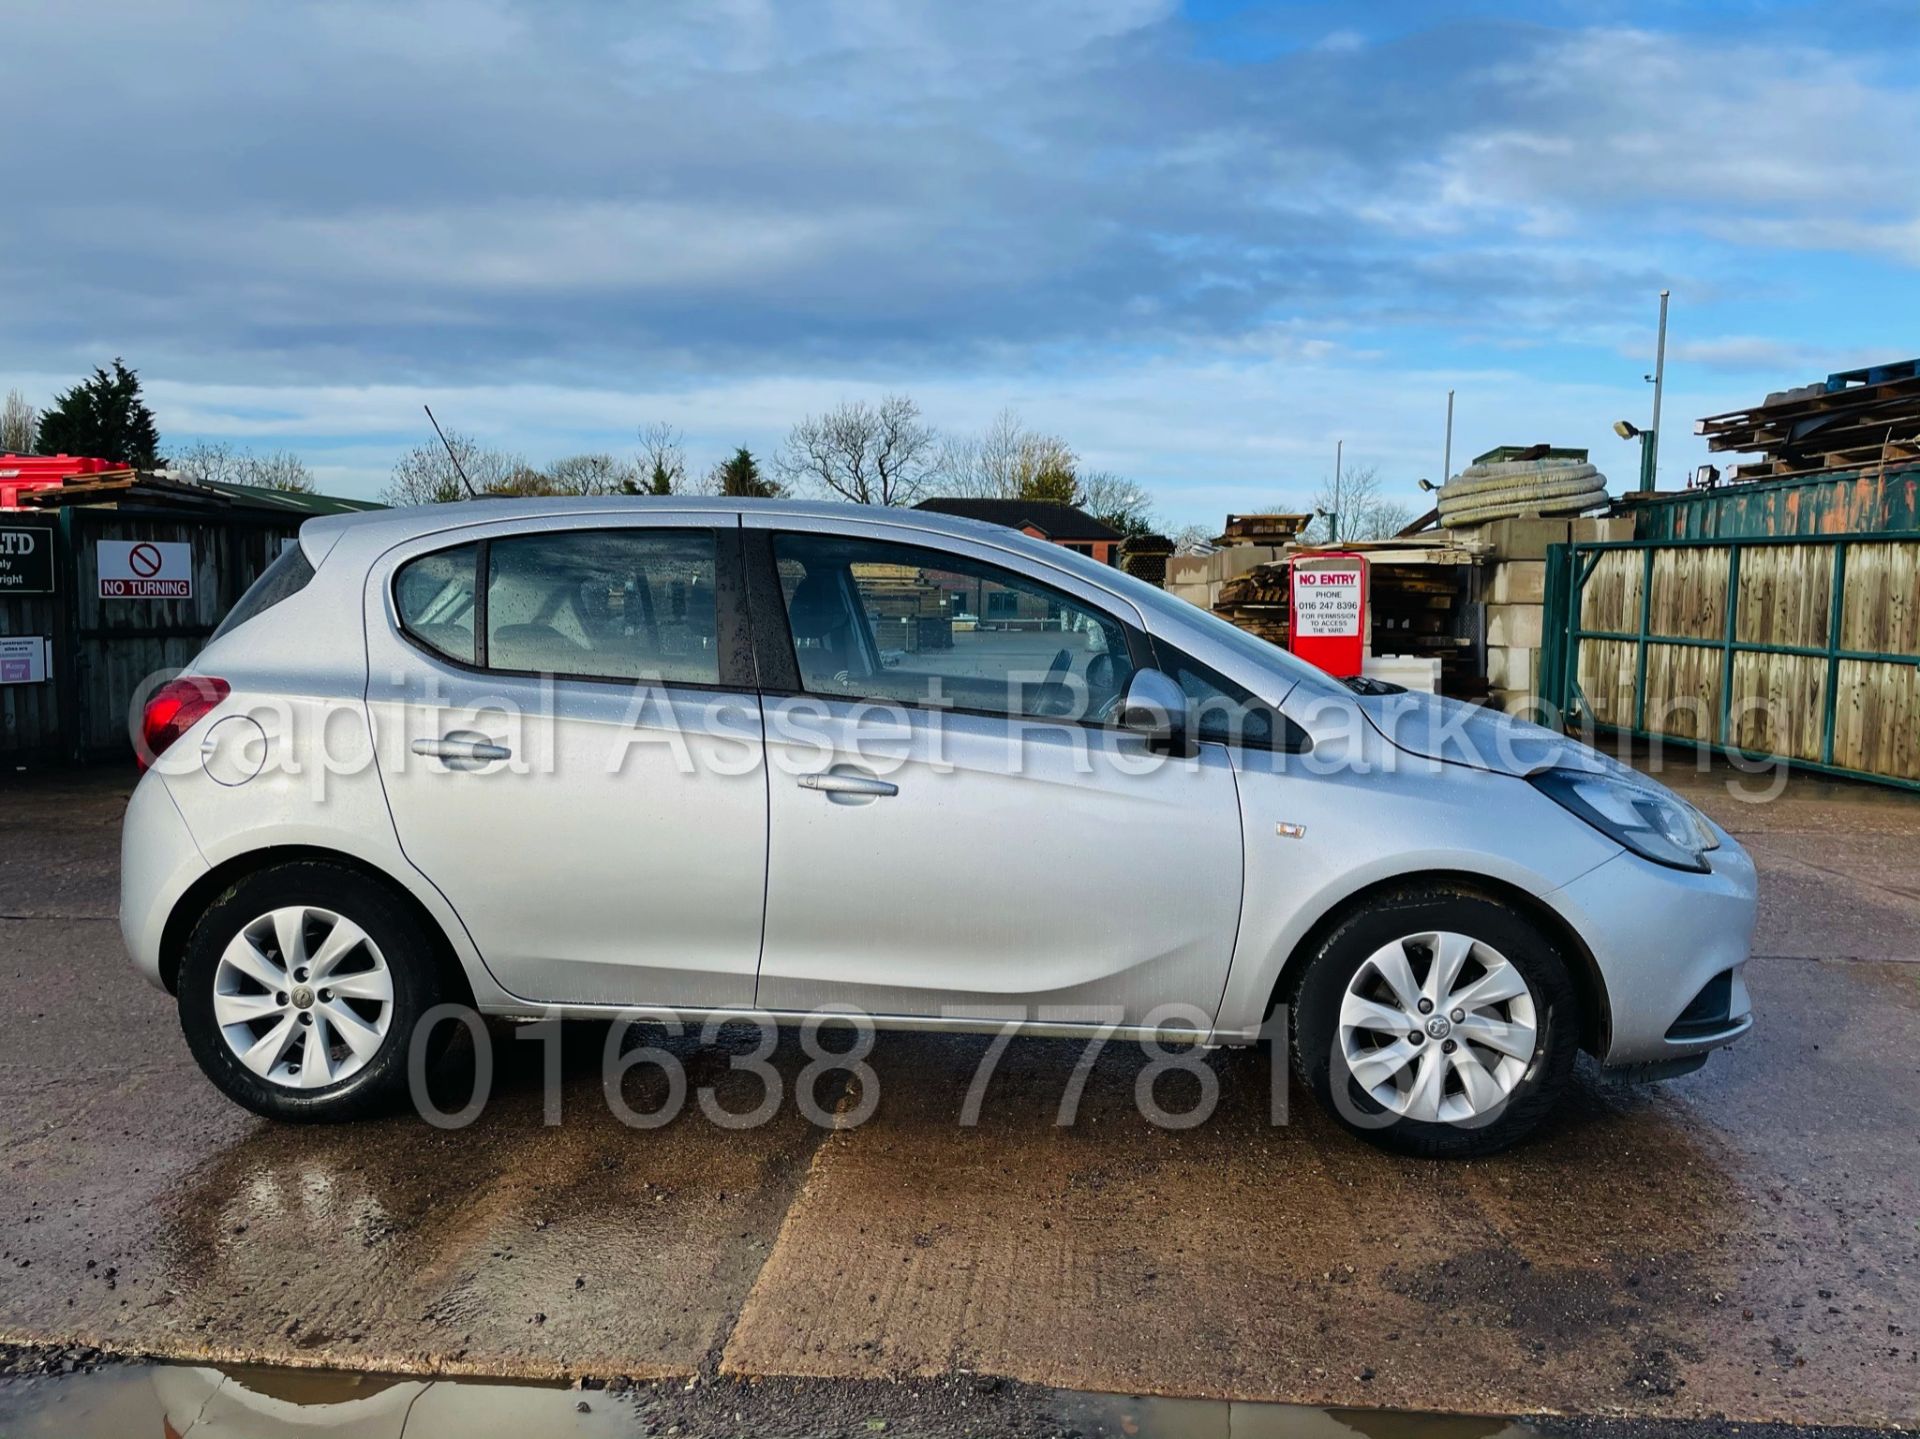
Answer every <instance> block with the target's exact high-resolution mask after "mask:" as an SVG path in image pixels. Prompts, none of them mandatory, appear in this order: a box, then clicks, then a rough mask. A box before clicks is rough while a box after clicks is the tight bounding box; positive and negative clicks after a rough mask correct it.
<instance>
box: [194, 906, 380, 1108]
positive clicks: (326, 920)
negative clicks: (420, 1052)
mask: <svg viewBox="0 0 1920 1439" xmlns="http://www.w3.org/2000/svg"><path fill="white" fill-rule="evenodd" d="M213 1018H214V1023H215V1025H216V1026H217V1027H218V1029H219V1031H220V1037H221V1039H222V1040H223V1041H224V1042H225V1043H226V1045H227V1048H228V1049H229V1050H230V1051H231V1052H232V1054H233V1056H234V1058H235V1059H237V1060H239V1061H240V1063H241V1064H242V1065H243V1066H245V1067H246V1068H247V1069H248V1070H249V1071H251V1072H252V1073H253V1074H254V1075H255V1076H256V1077H258V1078H260V1079H262V1080H265V1081H266V1082H267V1083H269V1084H273V1085H276V1086H278V1087H280V1088H284V1089H294V1090H300V1089H319V1088H322V1087H324V1086H326V1085H329V1084H335V1083H338V1082H339V1081H340V1080H343V1079H346V1078H349V1077H350V1076H352V1075H354V1074H357V1073H358V1072H359V1071H360V1070H361V1069H363V1068H364V1067H365V1066H366V1064H367V1061H368V1060H370V1059H372V1058H373V1056H374V1055H375V1054H376V1053H377V1052H378V1051H379V1049H380V1046H381V1044H382V1043H384V1042H385V1040H386V1037H387V1033H388V1031H389V1030H390V1029H391V1028H392V1025H393V973H392V971H391V970H390V969H389V968H388V966H387V961H386V956H385V955H383V954H381V952H380V947H379V946H378V945H377V944H375V943H374V942H373V940H372V938H371V937H369V936H368V934H367V933H366V931H365V930H363V929H362V928H361V927H360V926H359V925H357V924H355V923H354V922H353V921H352V920H351V919H348V918H347V917H346V916H345V915H342V914H339V913H337V912H336V911H334V910H330V909H320V908H318V907H316V906H313V905H285V906H282V907H281V908H279V909H275V910H270V911H269V912H267V913H266V914H263V915H261V916H259V917H258V918H256V919H254V920H253V921H251V922H250V923H248V924H245V925H243V926H241V928H240V930H239V932H238V933H236V934H235V935H234V937H233V938H232V939H231V940H229V941H228V943H227V947H226V948H225V949H224V950H222V951H221V954H220V962H219V964H218V965H217V966H216V967H215V970H214V978H213Z"/></svg>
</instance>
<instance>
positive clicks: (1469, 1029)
mask: <svg viewBox="0 0 1920 1439" xmlns="http://www.w3.org/2000/svg"><path fill="white" fill-rule="evenodd" d="M1455 1015H1458V1016H1459V1018H1458V1019H1456V1018H1454V1016H1455ZM1436 1020H1437V1021H1439V1022H1438V1023H1437V1024H1436V1023H1435V1022H1434V1021H1436ZM1448 1042H1451V1043H1452V1044H1453V1046H1454V1047H1453V1049H1452V1050H1451V1051H1449V1050H1448V1049H1447V1048H1446V1045H1447V1043H1448ZM1339 1045H1340V1052H1341V1056H1342V1058H1343V1059H1344V1060H1345V1062H1346V1066H1347V1070H1348V1072H1349V1073H1350V1074H1351V1075H1352V1076H1353V1079H1354V1082H1355V1083H1357V1084H1358V1085H1359V1086H1360V1087H1361V1089H1363V1090H1364V1091H1365V1092H1366V1093H1367V1095H1368V1097H1369V1098H1371V1099H1372V1100H1373V1101H1374V1103H1376V1104H1378V1105H1380V1106H1381V1108H1383V1109H1386V1110H1388V1111H1390V1112H1391V1113H1394V1114H1397V1115H1401V1116H1403V1117H1405V1118H1407V1119H1413V1120H1418V1121H1423V1122H1426V1123H1438V1124H1465V1123H1468V1122H1470V1121H1475V1120H1483V1119H1484V1118H1485V1117H1486V1116H1488V1115H1489V1114H1490V1113H1491V1112H1493V1111H1495V1110H1497V1109H1498V1108H1499V1106H1501V1105H1502V1104H1504V1103H1505V1102H1506V1100H1507V1097H1508V1096H1509V1095H1511V1094H1512V1093H1513V1088H1514V1086H1515V1085H1516V1084H1518V1083H1519V1082H1520V1080H1521V1079H1522V1078H1523V1077H1524V1076H1525V1075H1526V1073H1527V1070H1528V1067H1529V1066H1530V1065H1531V1064H1532V1062H1533V1057H1534V1054H1535V1053H1536V1051H1537V1049H1538V1047H1539V1015H1538V1008H1537V1006H1536V1004H1535V1001H1534V997H1533V991H1532V989H1531V988H1529V987H1528V985H1527V981H1526V977H1525V976H1524V975H1522V974H1521V973H1520V971H1519V970H1518V969H1517V968H1516V967H1515V966H1514V965H1513V963H1512V962H1511V961H1510V960H1508V959H1507V957H1506V956H1505V955H1503V954H1501V953H1500V952H1499V951H1498V950H1496V949H1494V948H1493V947H1492V946H1491V945H1489V944H1487V943H1485V942H1484V941H1481V940H1476V939H1474V938H1472V937H1471V936H1469V935H1464V934H1458V933H1454V932H1451V931H1446V930H1440V931H1427V932H1425V933H1421V934H1410V935H1406V936H1404V937H1402V938H1400V939H1396V940H1394V941H1393V942H1392V943H1390V944H1384V945H1382V946H1381V947H1380V948H1379V949H1377V950H1375V951H1374V952H1373V953H1372V954H1371V955H1369V956H1368V957H1367V959H1366V962H1365V963H1363V964H1362V965H1361V966H1360V967H1359V969H1358V970H1357V971H1355V973H1354V976H1353V978H1352V979H1351V980H1349V981H1348V983H1347V988H1346V991H1345V993H1344V994H1343V995H1342V997H1341V1003H1340V1024H1339Z"/></svg>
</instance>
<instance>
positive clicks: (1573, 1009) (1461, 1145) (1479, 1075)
mask: <svg viewBox="0 0 1920 1439" xmlns="http://www.w3.org/2000/svg"><path fill="white" fill-rule="evenodd" d="M1577 1003H1578V1001H1577V999H1576V996H1575V993H1574V988H1573V983H1572V980H1571V979H1570V977H1569V975H1568V971H1567V964H1566V960H1565V958H1564V957H1563V956H1562V955H1561V954H1560V952H1559V950H1558V948H1557V947H1556V946H1555V944H1554V943H1553V941H1552V940H1551V939H1550V938H1549V937H1548V936H1547V935H1546V934H1545V933H1544V932H1543V931H1542V930H1541V929H1540V927H1539V926H1538V925H1537V924H1535V923H1534V922H1533V921H1532V920H1531V919H1530V918H1528V917H1527V916H1525V915H1523V914H1521V913H1518V912H1517V911H1515V910H1514V909H1512V908H1510V907H1508V906H1506V905H1503V904H1501V903H1499V902H1498V901H1496V900H1493V899H1490V898H1487V897H1485V896H1481V895H1477V894H1472V893H1468V892H1463V891H1461V890H1458V889H1453V888H1451V887H1447V886H1441V885H1433V886H1419V887H1413V888H1408V889H1405V890H1401V891H1396V892H1393V893H1391V894H1388V895H1384V896H1380V897H1376V898H1375V899H1374V900H1372V901H1370V902H1369V903H1368V904H1366V905H1365V906H1364V907H1362V908H1359V909H1356V910H1355V911H1354V912H1353V913H1352V914H1350V915H1348V916H1347V917H1346V918H1345V919H1344V920H1342V921H1341V922H1340V923H1339V924H1337V925H1336V926H1335V927H1334V929H1333V931H1332V933H1330V934H1329V935H1328V936H1327V937H1326V940H1325V942H1324V943H1323V944H1322V945H1321V946H1320V947H1319V949H1318V950H1317V952H1316V953H1315V955H1314V957H1313V958H1312V959H1311V960H1310V961H1309V965H1308V969H1307V972H1306V974H1305V976H1304V978H1303V979H1302V982H1301V985H1300V989H1299V992H1298V995H1297V997H1296V1000H1295V1003H1294V1006H1293V1010H1292V1016H1291V1028H1292V1040H1293V1056H1294V1063H1295V1065H1296V1067H1297V1068H1298V1070H1299V1073H1300V1075H1301V1078H1302V1079H1303V1080H1304V1081H1305V1082H1306V1083H1307V1085H1308V1086H1309V1087H1310V1088H1311V1089H1312V1090H1313V1092H1314V1094H1315V1096H1316V1097H1317V1098H1318V1099H1319V1100H1320V1102H1321V1103H1322V1104H1323V1105H1325V1106H1326V1108H1327V1109H1328V1110H1329V1111H1331V1112H1332V1113H1333V1115H1334V1116H1335V1117H1336V1118H1337V1119H1339V1121H1340V1122H1341V1123H1342V1124H1343V1125H1345V1126H1346V1127H1347V1128H1348V1129H1349V1130H1351V1131H1352V1132H1353V1133H1355V1134H1358V1135H1360V1136H1361V1137H1362V1138H1365V1139H1367V1140H1369V1141H1371V1142H1372V1143H1374V1144H1378V1145H1380V1146H1381V1147H1383V1148H1387V1149H1394V1150H1398V1151H1400V1152H1402V1153H1408V1154H1418V1155H1425V1156H1429V1157H1435V1158H1440V1157H1467V1156H1473V1155H1482V1154H1492V1153H1494V1152H1496V1151H1498V1150H1501V1149H1504V1148H1506V1147H1507V1146H1508V1145H1510V1144H1512V1143H1513V1142H1514V1141H1516V1140H1518V1139H1519V1138H1521V1136H1523V1135H1524V1134H1526V1133H1527V1132H1528V1131H1529V1130H1531V1129H1532V1128H1533V1127H1534V1126H1535V1125H1537V1124H1538V1123H1539V1122H1540V1121H1541V1119H1543V1118H1544V1117H1545V1116H1546V1114H1547V1113H1548V1111H1549V1110H1551V1109H1552V1108H1553V1106H1554V1104H1555V1102H1556V1101H1557V1100H1558V1099H1559V1097H1560V1094H1561V1092H1562V1090H1563V1089H1564V1088H1565V1087H1566V1083H1567V1078H1568V1075H1569V1074H1570V1073H1571V1071H1572V1067H1573V1057H1574V1052H1575V1050H1576V1049H1577V1048H1578V1044H1579V1033H1580V1025H1579V1016H1578V1013H1577Z"/></svg>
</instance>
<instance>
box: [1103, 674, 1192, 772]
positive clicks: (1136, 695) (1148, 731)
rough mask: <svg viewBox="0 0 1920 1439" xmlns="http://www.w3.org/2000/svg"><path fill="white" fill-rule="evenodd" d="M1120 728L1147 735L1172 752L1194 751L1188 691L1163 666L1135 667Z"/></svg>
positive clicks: (1123, 702) (1188, 752) (1181, 753)
mask: <svg viewBox="0 0 1920 1439" xmlns="http://www.w3.org/2000/svg"><path fill="white" fill-rule="evenodd" d="M1120 728H1122V729H1124V730H1129V731H1131V732H1132V733H1134V734H1137V735H1141V736H1143V737H1144V738H1146V739H1147V740H1148V741H1149V742H1150V743H1152V745H1153V746H1154V748H1156V749H1162V750H1165V751H1166V752H1167V753H1168V754H1176V755H1190V754H1192V753H1193V734H1192V726H1191V724H1190V723H1189V721H1188V717H1187V696H1186V692H1185V691H1184V690H1182V689H1181V688H1180V686H1179V685H1177V684H1175V683H1174V682H1173V681H1172V680H1171V679H1169V678H1168V677H1167V675H1165V674H1164V673H1163V672H1161V671H1160V670H1135V671H1134V675H1133V678H1132V679H1131V680H1129V681H1128V682H1127V695H1126V698H1125V699H1124V700H1122V701H1121V702H1120Z"/></svg>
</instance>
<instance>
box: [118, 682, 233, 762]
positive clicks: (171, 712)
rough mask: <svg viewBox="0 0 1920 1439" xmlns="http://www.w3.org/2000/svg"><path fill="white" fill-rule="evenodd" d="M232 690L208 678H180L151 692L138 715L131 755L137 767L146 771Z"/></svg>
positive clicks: (230, 687)
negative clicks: (135, 743)
mask: <svg viewBox="0 0 1920 1439" xmlns="http://www.w3.org/2000/svg"><path fill="white" fill-rule="evenodd" d="M232 690H233V686H231V685H229V684H228V683H227V682H226V681H225V680H223V679H216V678H215V677H214V676H212V675H181V676H180V677H179V678H178V679H171V680H168V681H167V682H166V683H165V684H163V685H161V686H160V688H159V689H157V690H155V691H154V692H153V695H152V697H151V698H150V699H148V701H147V707H146V709H144V710H142V711H141V714H140V745H139V748H138V750H137V751H136V752H135V755H134V757H135V759H137V760H138V761H139V764H140V768H141V769H142V770H144V769H146V768H147V766H148V765H150V764H152V763H153V762H154V761H155V760H157V759H159V758H160V756H161V755H163V754H165V753H166V751H167V748H168V746H170V745H171V744H172V743H173V742H174V741H175V740H177V739H179V738H180V736H181V735H183V734H185V733H186V732H187V731H188V730H190V729H192V728H193V726H194V723H195V722H196V721H197V720H199V719H200V718H201V717H202V716H203V715H205V714H206V713H207V711H208V710H210V709H212V708H213V707H214V706H215V705H217V704H219V703H220V701H221V700H223V699H225V698H226V697H227V696H228V695H229V694H230V693H232Z"/></svg>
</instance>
